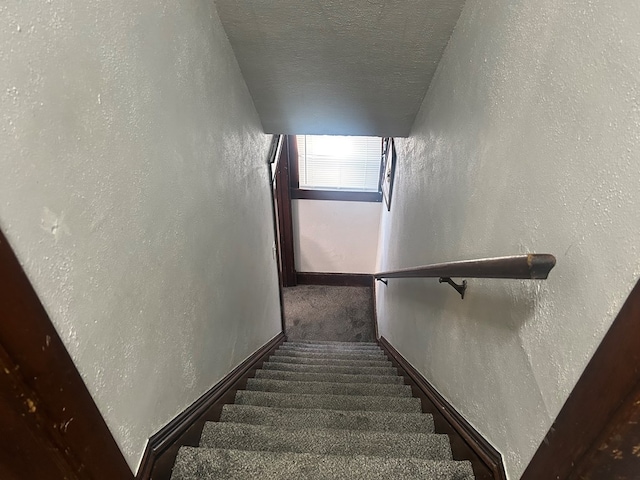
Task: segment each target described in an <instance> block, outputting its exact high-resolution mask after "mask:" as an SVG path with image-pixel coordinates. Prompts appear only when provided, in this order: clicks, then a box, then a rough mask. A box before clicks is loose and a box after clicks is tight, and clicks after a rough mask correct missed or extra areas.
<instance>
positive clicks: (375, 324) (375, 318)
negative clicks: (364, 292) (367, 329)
mask: <svg viewBox="0 0 640 480" xmlns="http://www.w3.org/2000/svg"><path fill="white" fill-rule="evenodd" d="M371 292H372V293H371V294H372V295H373V330H374V334H375V336H376V341H379V340H380V332H379V330H378V286H377V285H376V282H375V281H374V282H373V285H371Z"/></svg>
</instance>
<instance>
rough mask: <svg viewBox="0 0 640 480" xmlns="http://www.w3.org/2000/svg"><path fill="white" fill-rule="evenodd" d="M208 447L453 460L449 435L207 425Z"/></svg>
mask: <svg viewBox="0 0 640 480" xmlns="http://www.w3.org/2000/svg"><path fill="white" fill-rule="evenodd" d="M200 446H201V447H205V448H231V449H235V450H255V451H264V452H294V453H317V454H322V455H349V456H351V455H368V456H374V457H387V458H388V457H395V458H404V457H406V458H422V459H423V460H453V456H452V454H451V446H450V445H449V437H448V436H447V435H438V434H433V433H431V434H424V433H391V432H366V431H352V430H329V429H312V428H306V429H301V430H289V429H283V428H279V427H270V426H265V425H248V424H244V423H229V422H207V423H206V424H205V426H204V429H203V431H202V436H201V437H200Z"/></svg>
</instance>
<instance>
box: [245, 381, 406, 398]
mask: <svg viewBox="0 0 640 480" xmlns="http://www.w3.org/2000/svg"><path fill="white" fill-rule="evenodd" d="M246 390H250V391H261V392H279V393H299V394H307V395H308V394H314V395H315V394H320V395H323V394H325V395H368V396H374V395H377V396H381V397H411V395H412V394H411V387H410V386H409V385H394V384H388V383H383V384H377V383H340V382H297V381H289V380H272V379H270V378H250V379H249V380H248V382H247V387H246Z"/></svg>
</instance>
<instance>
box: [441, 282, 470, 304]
mask: <svg viewBox="0 0 640 480" xmlns="http://www.w3.org/2000/svg"><path fill="white" fill-rule="evenodd" d="M438 281H439V282H440V283H448V284H449V285H451V286H452V287H453V288H455V289H456V292H458V293H459V294H460V298H462V299H464V292H465V291H466V290H467V281H466V280H463V281H462V285H458V284H457V283H456V282H454V281H453V280H451V277H440V278H439V279H438Z"/></svg>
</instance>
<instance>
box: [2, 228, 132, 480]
mask: <svg viewBox="0 0 640 480" xmlns="http://www.w3.org/2000/svg"><path fill="white" fill-rule="evenodd" d="M0 305H2V321H0V431H2V435H1V436H2V437H3V439H2V440H0V465H1V467H0V476H1V477H2V478H6V479H11V478H27V477H29V478H38V479H49V478H51V479H60V478H68V479H94V478H95V479H98V478H118V479H125V480H126V479H133V474H132V472H131V470H130V468H129V466H128V465H127V463H126V461H125V458H124V456H123V455H122V452H121V451H120V449H119V448H118V446H117V444H116V442H115V440H114V438H113V436H112V435H111V432H110V431H109V428H108V427H107V425H106V423H105V421H104V419H103V417H102V415H101V414H100V411H99V410H98V407H97V406H96V404H95V402H94V401H93V398H92V397H91V394H90V393H89V390H88V389H87V387H86V386H85V384H84V382H83V380H82V377H81V376H80V374H79V373H78V370H77V368H76V366H75V364H74V363H73V360H72V359H71V356H70V355H69V353H68V352H67V350H66V348H65V346H64V344H63V342H62V340H61V338H60V337H59V336H58V333H57V332H56V329H55V327H54V326H53V324H52V323H51V320H50V319H49V316H48V315H47V312H46V311H45V309H44V308H43V306H42V304H41V303H40V300H39V299H38V296H37V294H36V292H35V290H34V289H33V287H32V285H31V283H30V282H29V279H28V278H27V275H26V274H25V273H24V271H23V270H22V267H21V266H20V263H19V261H18V259H17V258H16V256H15V254H14V252H13V250H12V249H11V246H10V245H9V243H8V241H7V239H6V238H5V236H4V235H3V234H2V232H0ZM2 372H4V373H2ZM14 475H17V476H15V477H14Z"/></svg>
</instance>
